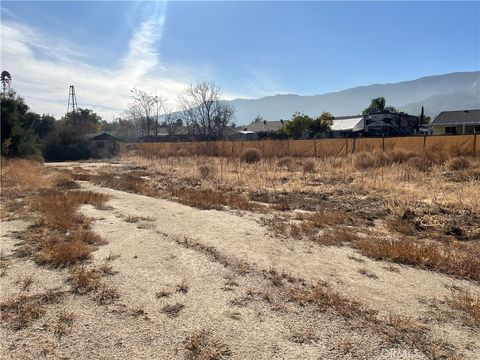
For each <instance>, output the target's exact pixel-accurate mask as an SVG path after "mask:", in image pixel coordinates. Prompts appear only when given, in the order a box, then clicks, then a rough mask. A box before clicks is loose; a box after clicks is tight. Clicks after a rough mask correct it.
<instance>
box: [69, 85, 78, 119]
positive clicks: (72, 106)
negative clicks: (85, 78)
mask: <svg viewBox="0 0 480 360" xmlns="http://www.w3.org/2000/svg"><path fill="white" fill-rule="evenodd" d="M77 111H78V106H77V96H76V95H75V86H73V85H70V89H69V90H68V105H67V114H68V113H69V112H77Z"/></svg>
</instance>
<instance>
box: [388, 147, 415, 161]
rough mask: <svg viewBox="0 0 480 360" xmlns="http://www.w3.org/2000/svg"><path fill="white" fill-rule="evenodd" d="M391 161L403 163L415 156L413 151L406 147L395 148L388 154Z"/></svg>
mask: <svg viewBox="0 0 480 360" xmlns="http://www.w3.org/2000/svg"><path fill="white" fill-rule="evenodd" d="M387 156H388V158H389V160H390V162H392V163H397V164H401V163H404V162H406V161H408V160H409V159H411V158H413V157H414V156H415V153H414V152H413V151H408V150H404V149H394V150H392V151H390V152H389V153H388V154H387Z"/></svg>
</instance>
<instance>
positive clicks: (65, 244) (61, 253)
mask: <svg viewBox="0 0 480 360" xmlns="http://www.w3.org/2000/svg"><path fill="white" fill-rule="evenodd" d="M91 251H92V249H91V248H90V247H89V246H88V245H87V244H86V243H84V242H82V241H78V240H74V241H65V240H62V239H60V238H54V239H49V240H48V241H45V242H43V243H42V245H41V246H40V248H39V250H38V251H37V252H36V253H35V254H34V255H33V258H34V260H35V262H36V263H37V264H41V265H49V266H53V267H65V266H71V265H75V264H77V263H79V262H81V261H83V260H87V259H89V258H90V256H91V255H90V253H91Z"/></svg>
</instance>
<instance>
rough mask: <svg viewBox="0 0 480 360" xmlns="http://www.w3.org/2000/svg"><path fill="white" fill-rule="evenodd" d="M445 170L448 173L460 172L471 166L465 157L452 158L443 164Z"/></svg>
mask: <svg viewBox="0 0 480 360" xmlns="http://www.w3.org/2000/svg"><path fill="white" fill-rule="evenodd" d="M445 165H446V167H447V169H448V170H450V171H461V170H466V169H468V168H469V167H471V166H472V162H471V161H470V159H469V158H467V157H465V156H461V157H460V156H457V157H454V158H451V159H450V160H448V161H447V163H446V164H445Z"/></svg>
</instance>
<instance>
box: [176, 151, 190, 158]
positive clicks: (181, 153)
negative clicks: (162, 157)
mask: <svg viewBox="0 0 480 360" xmlns="http://www.w3.org/2000/svg"><path fill="white" fill-rule="evenodd" d="M176 155H177V156H179V157H185V156H189V155H190V154H189V153H188V151H187V150H185V149H180V150H178V151H177V154H176Z"/></svg>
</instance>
